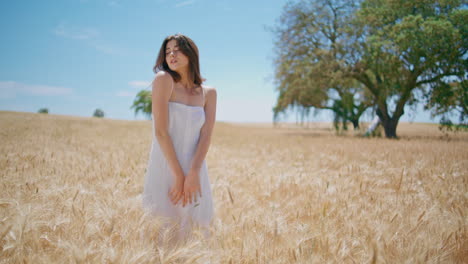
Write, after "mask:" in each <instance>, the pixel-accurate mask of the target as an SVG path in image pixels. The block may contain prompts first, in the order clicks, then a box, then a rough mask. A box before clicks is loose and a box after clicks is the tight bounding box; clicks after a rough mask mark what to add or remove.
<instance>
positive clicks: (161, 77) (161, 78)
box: [154, 71, 172, 82]
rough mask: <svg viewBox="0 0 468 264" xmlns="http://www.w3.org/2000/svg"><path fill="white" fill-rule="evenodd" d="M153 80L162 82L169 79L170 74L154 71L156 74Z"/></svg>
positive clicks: (170, 78) (170, 77)
mask: <svg viewBox="0 0 468 264" xmlns="http://www.w3.org/2000/svg"><path fill="white" fill-rule="evenodd" d="M154 80H158V81H164V82H166V81H171V80H172V76H171V74H169V73H168V72H165V71H158V73H156V76H155V77H154Z"/></svg>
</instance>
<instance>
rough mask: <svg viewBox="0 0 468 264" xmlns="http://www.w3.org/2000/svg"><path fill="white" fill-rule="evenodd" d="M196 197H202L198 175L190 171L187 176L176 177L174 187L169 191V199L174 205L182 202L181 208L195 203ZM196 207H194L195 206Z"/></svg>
mask: <svg viewBox="0 0 468 264" xmlns="http://www.w3.org/2000/svg"><path fill="white" fill-rule="evenodd" d="M198 196H200V198H201V197H202V192H201V187H200V176H199V173H198V172H196V171H194V170H190V171H189V173H188V174H187V176H185V177H184V176H179V177H176V180H175V182H174V185H173V186H172V188H171V189H170V191H169V198H170V200H171V202H172V203H173V204H174V205H177V204H178V203H179V202H182V206H183V207H185V205H186V204H191V203H192V202H193V203H197V201H198V199H197V198H198ZM195 206H196V205H195Z"/></svg>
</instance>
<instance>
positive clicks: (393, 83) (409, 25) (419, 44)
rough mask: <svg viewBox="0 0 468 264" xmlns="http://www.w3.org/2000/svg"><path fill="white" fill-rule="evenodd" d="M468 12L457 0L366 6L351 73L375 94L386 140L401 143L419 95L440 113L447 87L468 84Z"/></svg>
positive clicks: (381, 1) (370, 1)
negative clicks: (404, 121) (402, 127)
mask: <svg viewBox="0 0 468 264" xmlns="http://www.w3.org/2000/svg"><path fill="white" fill-rule="evenodd" d="M467 12H468V10H466V9H464V8H462V1H458V0H443V1H436V0H418V1H416V0H412V1H408V0H365V1H363V2H362V5H361V8H360V9H359V11H358V13H357V16H356V19H355V21H354V22H355V23H354V24H353V25H354V26H353V27H352V29H353V30H354V31H355V34H354V35H355V36H360V37H358V38H356V42H355V43H354V44H353V45H350V46H349V50H350V53H351V54H352V55H353V56H350V58H352V60H347V61H346V63H347V71H348V74H349V76H351V77H353V78H354V79H356V80H358V81H360V82H361V83H362V84H364V85H365V87H366V89H367V90H368V91H369V92H370V93H371V94H372V96H373V98H374V101H375V103H376V107H377V115H378V116H379V118H380V120H381V122H382V125H383V127H384V130H385V135H386V136H387V137H388V138H395V137H397V134H396V129H397V125H398V122H399V120H400V117H401V116H402V115H403V114H404V108H405V106H406V105H411V104H413V103H416V102H418V97H417V96H416V95H417V93H419V94H422V95H424V96H425V97H426V98H430V100H432V101H433V100H435V103H433V106H434V107H436V106H437V105H438V103H439V102H441V100H444V98H445V96H442V97H440V96H439V95H441V94H444V93H445V92H447V91H448V90H450V89H451V86H450V85H447V84H448V83H450V82H452V81H453V80H458V81H462V80H463V79H465V78H466V63H467V61H466V57H467V54H466V52H467V48H468V46H467V32H466V26H465V25H466V21H468V20H467ZM428 87H429V88H428ZM465 93H466V90H465ZM425 103H426V107H429V108H431V107H432V106H431V105H430V101H429V102H427V101H426V102H425ZM465 103H466V101H465ZM465 107H466V104H465ZM449 108H450V107H447V108H446V109H447V110H448V109H449ZM465 113H466V112H465Z"/></svg>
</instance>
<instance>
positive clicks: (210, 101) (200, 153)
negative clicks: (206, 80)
mask: <svg viewBox="0 0 468 264" xmlns="http://www.w3.org/2000/svg"><path fill="white" fill-rule="evenodd" d="M216 97H217V94H216V89H215V88H209V89H208V91H206V103H205V124H204V125H203V126H202V128H201V130H200V138H199V139H198V145H197V150H196V151H195V155H194V157H193V159H192V164H191V169H192V170H197V171H198V170H200V168H201V166H202V163H203V160H205V157H206V154H207V153H208V149H209V147H210V143H211V135H212V133H213V127H214V124H215V121H216V99H217V98H216Z"/></svg>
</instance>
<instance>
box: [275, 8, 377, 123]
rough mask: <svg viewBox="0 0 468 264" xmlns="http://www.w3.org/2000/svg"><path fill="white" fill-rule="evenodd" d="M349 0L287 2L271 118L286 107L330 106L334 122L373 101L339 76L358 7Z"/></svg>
mask: <svg viewBox="0 0 468 264" xmlns="http://www.w3.org/2000/svg"><path fill="white" fill-rule="evenodd" d="M356 7H357V4H356V1H353V0H316V1H311V0H309V1H296V2H289V3H288V4H286V6H285V8H284V11H283V14H282V16H281V17H280V21H279V23H278V25H277V27H276V28H275V29H274V33H275V36H276V41H275V51H276V54H277V57H276V59H275V66H276V73H275V80H276V83H277V89H278V91H279V96H278V99H277V104H276V106H275V107H274V108H273V112H274V114H275V119H276V118H277V117H278V115H279V114H280V113H283V112H285V110H287V109H288V108H291V107H292V108H296V109H298V110H299V111H300V112H301V113H302V114H308V113H309V111H310V109H311V108H315V109H326V110H331V111H333V114H334V116H335V123H338V122H342V123H343V127H344V128H345V129H346V127H347V126H346V123H347V122H348V121H350V122H352V124H353V125H354V128H355V129H356V128H358V127H359V118H360V116H361V115H362V114H363V113H364V111H365V110H366V109H367V108H368V107H370V106H372V104H373V103H372V98H371V97H369V96H368V95H367V91H366V90H365V89H364V87H363V85H362V84H360V83H359V82H356V81H354V80H352V79H351V78H349V77H345V76H344V75H343V71H341V70H340V69H341V68H342V66H341V65H340V64H342V61H343V60H344V59H346V57H347V56H348V55H347V54H346V52H347V50H346V48H345V45H346V44H347V42H348V41H349V39H350V36H349V32H350V30H349V29H348V27H349V26H348V25H349V22H350V20H351V18H352V16H353V14H354V13H355V11H356Z"/></svg>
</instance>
